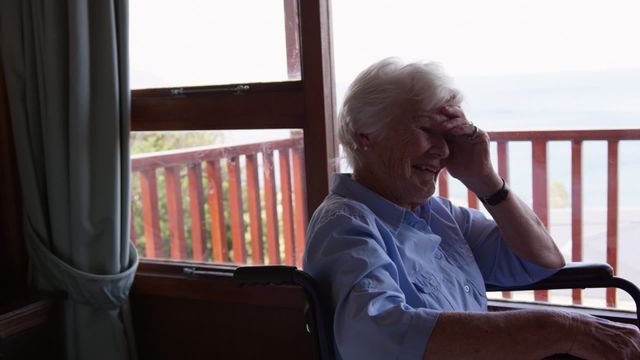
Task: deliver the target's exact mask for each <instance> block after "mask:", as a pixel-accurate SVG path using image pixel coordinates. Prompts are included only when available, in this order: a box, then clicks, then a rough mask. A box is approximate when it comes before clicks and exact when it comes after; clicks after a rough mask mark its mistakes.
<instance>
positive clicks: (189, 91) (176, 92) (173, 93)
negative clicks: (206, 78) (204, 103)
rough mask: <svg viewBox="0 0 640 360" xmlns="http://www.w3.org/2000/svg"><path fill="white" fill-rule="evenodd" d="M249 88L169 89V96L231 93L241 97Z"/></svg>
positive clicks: (247, 86)
mask: <svg viewBox="0 0 640 360" xmlns="http://www.w3.org/2000/svg"><path fill="white" fill-rule="evenodd" d="M250 89H251V87H250V86H249V85H236V86H227V87H215V88H208V89H189V88H187V89H185V88H175V89H171V96H185V95H188V94H206V93H232V94H233V95H242V94H244V93H245V92H247V91H249V90H250Z"/></svg>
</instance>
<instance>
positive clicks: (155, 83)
mask: <svg viewBox="0 0 640 360" xmlns="http://www.w3.org/2000/svg"><path fill="white" fill-rule="evenodd" d="M285 6H288V7H289V8H291V9H290V10H291V12H289V13H292V14H295V13H296V10H295V7H296V1H291V0H237V1H224V2H223V1H210V0H181V1H179V2H176V1H173V0H135V1H130V2H129V7H130V21H129V23H130V41H129V46H130V66H131V87H132V88H133V89H140V88H162V87H177V86H197V85H220V84H230V83H246V82H270V81H284V80H298V79H300V71H299V69H300V66H299V56H298V54H299V52H298V45H297V41H296V40H297V37H298V30H297V17H296V16H293V15H292V16H291V20H290V22H289V30H287V29H285ZM287 32H289V33H290V34H289V36H290V38H291V39H293V40H290V43H291V45H289V47H290V49H289V50H290V52H291V56H292V59H291V60H292V65H289V69H288V66H287Z"/></svg>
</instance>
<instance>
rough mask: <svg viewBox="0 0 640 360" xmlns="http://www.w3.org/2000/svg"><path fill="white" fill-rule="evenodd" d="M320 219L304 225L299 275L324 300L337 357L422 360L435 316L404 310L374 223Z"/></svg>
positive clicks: (346, 217) (347, 217)
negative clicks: (316, 287)
mask: <svg viewBox="0 0 640 360" xmlns="http://www.w3.org/2000/svg"><path fill="white" fill-rule="evenodd" d="M321 217H322V218H323V219H322V220H321V221H312V222H311V223H310V227H309V232H308V242H307V252H306V253H305V255H306V256H305V261H304V269H305V271H307V272H309V273H310V274H311V275H312V276H313V277H314V278H316V280H318V282H319V283H320V285H321V287H322V288H324V291H326V293H327V294H330V297H331V300H332V305H333V309H334V310H335V311H334V321H333V331H334V339H335V345H336V349H337V351H338V352H339V354H340V357H341V358H342V359H422V357H423V356H424V352H425V349H426V345H427V341H428V339H429V336H430V335H431V332H432V331H433V328H434V326H435V324H436V321H437V318H438V314H439V311H435V310H429V309H424V308H420V309H415V308H412V307H411V306H409V305H407V304H406V301H405V296H404V294H403V292H402V290H401V289H400V287H399V285H398V284H399V282H398V271H397V268H396V266H395V264H394V263H393V262H392V261H391V259H390V258H389V256H388V255H387V253H386V252H385V249H386V246H385V243H384V241H383V239H382V236H381V235H380V232H379V231H378V229H377V227H376V224H375V220H374V219H373V218H367V217H366V216H364V215H362V214H359V215H358V214H353V212H351V213H350V212H347V211H339V212H337V213H333V214H331V215H329V216H321ZM320 222H321V224H320Z"/></svg>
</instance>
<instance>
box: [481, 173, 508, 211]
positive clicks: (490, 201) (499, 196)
mask: <svg viewBox="0 0 640 360" xmlns="http://www.w3.org/2000/svg"><path fill="white" fill-rule="evenodd" d="M501 179H502V187H500V190H498V191H496V192H495V193H493V194H491V195H489V196H487V197H480V196H478V198H479V199H480V201H481V202H482V203H483V204H484V205H490V206H495V205H498V204H500V203H501V202H503V201H504V200H506V198H507V197H508V196H509V190H510V189H509V185H507V182H506V181H504V178H501Z"/></svg>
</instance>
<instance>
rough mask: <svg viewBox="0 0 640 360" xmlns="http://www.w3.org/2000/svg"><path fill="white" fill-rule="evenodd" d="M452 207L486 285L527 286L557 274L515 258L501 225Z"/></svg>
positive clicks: (473, 213) (475, 211)
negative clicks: (499, 226)
mask: <svg viewBox="0 0 640 360" xmlns="http://www.w3.org/2000/svg"><path fill="white" fill-rule="evenodd" d="M449 206H450V210H451V213H452V215H453V216H454V218H455V220H456V222H457V223H458V226H459V227H460V229H461V230H462V233H463V236H464V238H465V239H466V241H467V243H468V244H469V247H470V248H471V252H472V253H473V256H474V258H475V260H476V263H477V264H478V267H479V268H480V272H481V273H482V276H483V278H484V281H485V282H486V283H488V284H493V285H499V286H517V285H527V284H531V283H534V282H537V281H540V280H542V279H544V278H547V277H549V276H551V275H553V274H555V273H556V272H557V271H558V269H551V268H546V267H543V266H540V265H536V264H534V263H531V262H529V261H527V260H525V259H522V258H520V257H519V256H518V255H516V254H515V253H514V252H513V251H511V249H510V248H509V246H508V245H507V243H506V242H505V240H504V239H503V237H502V234H501V233H500V229H499V228H498V224H496V222H495V221H494V220H493V219H489V218H487V217H486V216H485V215H484V214H483V213H482V212H481V211H479V210H476V209H469V208H464V207H457V206H455V205H453V204H451V203H449Z"/></svg>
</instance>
